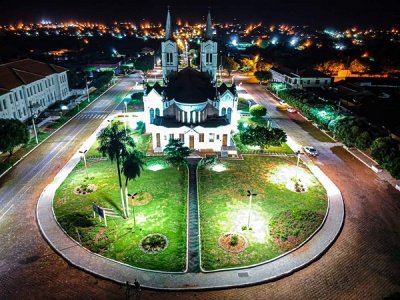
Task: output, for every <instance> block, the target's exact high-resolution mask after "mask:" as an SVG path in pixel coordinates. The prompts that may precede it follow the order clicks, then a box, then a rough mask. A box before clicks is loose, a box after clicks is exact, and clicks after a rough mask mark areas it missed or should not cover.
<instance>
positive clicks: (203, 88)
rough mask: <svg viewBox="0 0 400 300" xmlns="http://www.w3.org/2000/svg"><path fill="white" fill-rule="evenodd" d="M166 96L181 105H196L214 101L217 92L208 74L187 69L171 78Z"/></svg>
mask: <svg viewBox="0 0 400 300" xmlns="http://www.w3.org/2000/svg"><path fill="white" fill-rule="evenodd" d="M166 96H167V98H168V100H173V99H174V100H175V101H176V102H179V103H190V104H196V103H204V102H207V100H209V99H210V100H214V98H215V96H216V91H215V88H214V87H213V85H212V83H211V78H210V77H209V76H208V75H207V74H205V73H201V72H199V71H197V70H195V69H193V68H191V67H187V68H185V69H183V70H181V71H180V72H178V73H177V74H175V75H173V76H170V78H169V82H168V86H167V88H166Z"/></svg>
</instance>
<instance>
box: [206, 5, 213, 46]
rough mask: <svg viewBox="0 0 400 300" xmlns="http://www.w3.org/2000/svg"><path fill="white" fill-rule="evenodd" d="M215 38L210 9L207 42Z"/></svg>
mask: <svg viewBox="0 0 400 300" xmlns="http://www.w3.org/2000/svg"><path fill="white" fill-rule="evenodd" d="M212 36H213V30H212V21H211V11H210V8H208V15H207V25H206V40H211V39H212Z"/></svg>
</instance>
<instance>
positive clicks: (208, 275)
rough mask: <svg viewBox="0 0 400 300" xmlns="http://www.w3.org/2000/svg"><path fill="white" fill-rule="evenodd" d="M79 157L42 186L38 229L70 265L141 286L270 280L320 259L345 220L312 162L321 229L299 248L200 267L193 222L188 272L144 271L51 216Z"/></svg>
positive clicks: (214, 285) (330, 185) (327, 182)
mask: <svg viewBox="0 0 400 300" xmlns="http://www.w3.org/2000/svg"><path fill="white" fill-rule="evenodd" d="M106 123H107V122H103V124H102V126H105V125H106ZM95 137H96V132H95V133H94V134H93V135H92V136H91V137H90V138H89V140H88V141H87V144H86V145H85V147H90V145H91V144H92V143H94V141H95ZM79 159H80V157H79V154H78V153H77V154H75V155H74V156H73V157H72V158H71V160H70V161H69V162H68V163H67V164H66V165H65V166H64V167H63V169H62V170H61V171H60V172H59V173H58V175H57V176H56V177H55V179H54V181H53V183H51V184H50V185H48V186H47V187H46V188H45V190H44V191H43V193H42V195H41V197H40V199H39V201H38V204H37V220H38V224H39V227H40V230H41V232H42V234H43V236H44V237H45V239H46V240H47V241H48V242H49V243H50V245H51V246H52V247H53V248H54V249H55V250H56V251H57V252H58V253H59V254H60V255H61V256H62V257H64V258H65V259H66V260H67V261H68V262H69V263H70V264H72V265H74V266H76V267H78V268H80V269H83V270H86V271H88V272H90V273H93V274H96V275H97V276H100V277H103V278H107V279H110V280H113V281H115V282H119V283H122V284H124V283H126V281H129V282H133V280H134V279H137V280H138V281H139V282H140V283H141V285H142V286H143V287H147V288H153V289H159V290H202V289H203V290H204V289H215V288H227V287H232V286H246V285H253V284H256V283H260V282H267V281H273V280H276V279H278V278H281V277H284V276H287V275H289V274H291V273H293V272H295V271H296V270H299V269H301V268H303V267H305V266H307V265H309V264H310V263H311V262H312V261H314V260H316V259H317V258H319V257H320V256H321V255H322V254H323V253H324V252H325V251H326V250H327V249H328V248H329V246H330V245H331V244H332V243H333V242H334V241H335V239H336V237H337V235H338V234H339V232H340V230H341V227H342V223H343V219H344V205H343V200H342V197H341V194H340V191H339V190H338V188H337V187H336V186H335V185H334V183H333V182H332V181H331V180H330V179H329V178H328V177H327V176H326V175H325V174H324V173H323V172H322V171H321V170H320V169H319V168H318V167H316V166H315V165H310V170H311V172H312V173H313V174H314V175H315V176H316V177H317V178H318V180H319V181H320V182H321V183H322V185H323V186H324V187H325V189H326V190H327V194H328V210H327V214H326V216H325V219H324V222H323V223H322V224H321V226H320V229H319V230H318V231H317V232H316V233H315V234H314V235H313V236H312V237H310V238H309V239H308V240H307V241H305V242H304V243H303V244H302V245H300V246H299V247H298V248H296V249H294V250H293V251H291V252H289V253H286V254H284V255H282V256H280V257H278V258H276V259H274V260H271V261H268V262H265V263H262V264H259V265H256V266H252V267H248V268H238V269H231V270H222V271H215V272H199V269H200V263H199V260H198V257H199V254H198V249H199V244H198V243H199V234H198V230H199V229H198V221H197V222H194V223H193V224H194V225H193V227H192V226H190V228H189V235H190V237H189V241H188V244H189V247H188V250H189V256H191V257H190V258H189V264H188V272H186V273H167V272H158V271H151V270H143V269H139V268H135V267H132V266H129V265H126V264H123V263H120V262H117V261H115V260H111V259H108V258H105V257H103V256H100V255H98V254H95V253H92V252H90V251H88V250H87V249H85V248H83V247H81V246H80V245H79V244H78V243H77V242H75V241H74V240H72V239H71V238H70V237H69V236H68V235H66V234H65V232H64V231H63V230H62V229H61V227H60V226H59V224H58V223H57V221H56V220H55V217H54V212H53V198H54V195H55V191H56V190H57V188H58V187H59V186H60V184H61V183H62V182H63V181H64V179H65V178H66V177H67V176H68V174H69V173H70V172H71V171H72V170H73V168H74V167H75V166H76V165H77V164H78V162H79ZM190 162H191V160H190ZM189 170H192V171H191V175H190V176H189V178H192V179H194V178H195V177H196V173H195V172H194V171H193V170H194V163H193V164H192V163H190V164H189ZM196 181H197V180H196ZM192 188H193V186H192ZM196 191H197V189H196V190H194V189H192V190H191V192H192V193H191V196H190V197H189V198H191V197H194V196H195V194H197V193H196ZM196 198H197V196H196ZM194 203H195V202H194V201H190V200H189V211H190V212H189V216H188V218H189V219H188V220H189V225H191V224H192V221H193V220H194V219H195V215H196V209H195V208H193V207H192V209H190V207H191V206H192V204H193V205H194ZM196 203H197V201H196ZM196 223H197V224H196ZM196 232H197V234H196ZM196 249H197V251H196ZM194 272H196V273H194Z"/></svg>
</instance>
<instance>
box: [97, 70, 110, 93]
mask: <svg viewBox="0 0 400 300" xmlns="http://www.w3.org/2000/svg"><path fill="white" fill-rule="evenodd" d="M113 78H114V72H113V71H105V72H101V73H100V74H99V75H97V77H96V78H95V79H94V81H93V86H94V87H95V88H96V89H100V88H102V87H103V86H105V85H107V84H109V83H110V81H111V80H112V79H113Z"/></svg>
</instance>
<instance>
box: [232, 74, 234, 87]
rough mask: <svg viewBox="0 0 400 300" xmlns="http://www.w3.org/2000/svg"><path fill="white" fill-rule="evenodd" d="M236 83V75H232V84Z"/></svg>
mask: <svg viewBox="0 0 400 300" xmlns="http://www.w3.org/2000/svg"><path fill="white" fill-rule="evenodd" d="M234 83H235V75H232V85H233V84H234Z"/></svg>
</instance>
